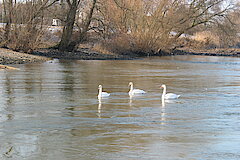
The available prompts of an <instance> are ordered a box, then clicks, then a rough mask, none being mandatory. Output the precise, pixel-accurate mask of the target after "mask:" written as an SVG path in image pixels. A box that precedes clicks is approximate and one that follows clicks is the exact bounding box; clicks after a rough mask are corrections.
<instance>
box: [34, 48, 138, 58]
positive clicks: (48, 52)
mask: <svg viewBox="0 0 240 160" xmlns="http://www.w3.org/2000/svg"><path fill="white" fill-rule="evenodd" d="M32 54H34V55H37V56H45V57H49V58H57V59H65V60H131V59H136V58H138V56H137V55H118V54H103V53H98V52H94V51H91V50H90V49H88V48H85V49H80V50H78V51H75V52H59V51H58V50H55V49H40V50H38V51H35V52H33V53H32Z"/></svg>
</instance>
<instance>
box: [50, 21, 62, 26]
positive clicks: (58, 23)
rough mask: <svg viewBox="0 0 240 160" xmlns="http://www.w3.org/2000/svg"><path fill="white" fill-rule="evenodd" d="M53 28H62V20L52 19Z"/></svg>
mask: <svg viewBox="0 0 240 160" xmlns="http://www.w3.org/2000/svg"><path fill="white" fill-rule="evenodd" d="M52 26H61V20H60V19H52Z"/></svg>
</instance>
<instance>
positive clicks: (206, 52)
mask: <svg viewBox="0 0 240 160" xmlns="http://www.w3.org/2000/svg"><path fill="white" fill-rule="evenodd" d="M172 54H173V55H201V56H226V57H227V56H228V57H229V56H230V57H240V48H224V49H223V48H215V49H191V48H180V49H177V50H175V51H174V52H173V53H172Z"/></svg>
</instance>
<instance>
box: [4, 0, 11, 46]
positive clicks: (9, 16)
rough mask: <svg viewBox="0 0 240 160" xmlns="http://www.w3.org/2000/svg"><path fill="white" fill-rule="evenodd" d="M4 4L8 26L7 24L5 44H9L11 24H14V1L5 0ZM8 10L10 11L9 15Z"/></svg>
mask: <svg viewBox="0 0 240 160" xmlns="http://www.w3.org/2000/svg"><path fill="white" fill-rule="evenodd" d="M3 4H4V6H3V7H4V16H5V18H6V26H5V33H4V38H5V40H6V42H5V44H4V45H7V43H8V40H9V35H10V30H11V24H12V12H13V1H12V0H9V1H7V2H6V1H3ZM7 10H8V11H9V13H8V15H7Z"/></svg>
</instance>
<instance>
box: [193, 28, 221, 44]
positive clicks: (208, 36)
mask: <svg viewBox="0 0 240 160" xmlns="http://www.w3.org/2000/svg"><path fill="white" fill-rule="evenodd" d="M193 40H195V41H197V42H199V43H202V44H204V45H205V46H206V47H207V46H215V47H219V46H220V39H219V36H217V35H216V34H214V33H212V32H210V31H203V32H197V33H195V35H194V38H193Z"/></svg>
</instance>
